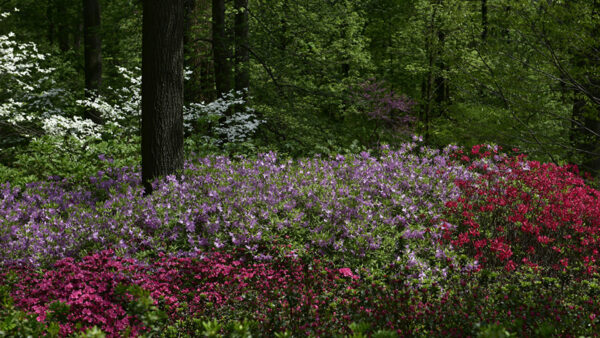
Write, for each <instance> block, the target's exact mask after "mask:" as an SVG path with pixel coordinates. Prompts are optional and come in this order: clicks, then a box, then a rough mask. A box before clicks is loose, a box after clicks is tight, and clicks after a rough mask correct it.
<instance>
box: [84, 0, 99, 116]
mask: <svg viewBox="0 0 600 338" xmlns="http://www.w3.org/2000/svg"><path fill="white" fill-rule="evenodd" d="M83 39H84V42H83V44H84V59H85V66H84V67H85V96H86V98H93V97H95V96H96V95H98V93H99V91H100V85H101V84H102V41H101V39H100V3H99V2H98V0H83ZM85 117H86V118H88V119H90V120H92V121H94V122H96V123H102V117H101V116H100V113H99V112H97V111H96V110H95V109H87V110H86V112H85Z"/></svg>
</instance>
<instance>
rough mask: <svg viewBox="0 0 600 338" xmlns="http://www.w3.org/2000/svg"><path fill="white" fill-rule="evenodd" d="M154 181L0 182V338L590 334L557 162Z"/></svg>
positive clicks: (593, 328)
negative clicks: (6, 337)
mask: <svg viewBox="0 0 600 338" xmlns="http://www.w3.org/2000/svg"><path fill="white" fill-rule="evenodd" d="M103 160H104V161H107V162H110V159H106V158H105V159H103ZM154 184H155V192H154V193H153V194H152V195H151V196H147V197H145V196H143V193H142V188H141V187H140V178H139V173H138V171H137V169H136V168H128V167H123V168H112V169H108V170H105V171H101V172H98V173H97V175H95V176H93V177H90V179H89V181H88V182H85V183H84V184H81V183H80V184H75V183H74V182H71V181H69V180H68V179H60V178H50V179H49V180H48V181H46V182H38V183H33V184H29V185H27V186H26V187H24V188H22V189H21V188H17V187H12V186H11V185H10V183H5V184H3V185H2V187H1V189H0V228H1V231H0V253H1V255H0V260H1V262H0V294H1V295H3V296H2V297H0V301H2V302H3V304H8V303H10V304H12V305H11V306H14V309H13V310H2V311H0V318H8V319H3V320H4V321H2V320H0V334H3V333H2V332H5V331H3V330H4V329H6V327H8V328H9V329H10V330H13V331H6V332H21V333H23V332H40V330H42V331H43V330H45V332H56V333H59V334H60V335H69V334H76V333H78V332H80V331H84V330H86V329H90V328H92V327H97V328H100V329H101V330H103V331H104V332H105V333H107V334H108V335H109V336H120V335H123V334H129V335H134V336H135V335H141V334H156V335H165V336H169V335H170V334H171V333H173V334H175V333H177V332H181V333H182V334H187V335H190V336H194V335H203V334H205V333H203V332H217V333H218V332H221V333H226V332H227V331H226V330H227V329H226V327H229V326H220V325H219V324H218V323H217V322H214V321H212V319H213V318H220V319H221V320H222V321H224V323H235V322H236V321H241V320H242V319H244V318H245V319H247V320H249V322H244V323H251V324H248V325H247V326H244V325H246V324H240V325H241V326H240V325H237V324H235V325H234V327H237V328H238V329H240V328H243V329H244V330H246V329H247V330H250V331H252V330H254V331H253V332H254V333H253V334H255V335H256V334H259V335H260V334H263V335H264V334H268V335H275V333H278V334H284V332H285V331H286V330H288V333H289V332H291V333H294V334H300V335H311V334H312V335H316V336H332V335H343V334H350V333H352V332H354V333H355V334H358V333H357V332H358V331H360V332H362V333H364V334H367V335H369V334H375V333H376V332H380V333H381V332H384V333H381V334H388V333H389V334H390V335H391V334H392V333H393V334H396V335H400V336H414V335H432V336H466V335H472V336H475V335H478V334H483V335H494V334H497V335H500V334H505V333H507V332H510V333H514V334H517V335H521V336H540V335H541V336H547V335H561V336H572V335H589V336H592V335H595V334H596V332H598V327H597V325H598V319H597V318H598V315H600V306H599V305H598V302H597V299H598V296H600V284H599V283H598V271H597V269H598V266H597V263H596V262H597V261H598V258H599V257H598V238H599V234H598V231H599V227H600V200H599V199H600V192H598V191H597V190H595V189H593V188H591V187H589V186H588V185H586V184H585V181H584V180H583V179H582V178H580V177H579V176H578V173H577V170H576V168H574V167H572V166H562V167H561V166H556V165H552V164H543V163H538V162H535V161H528V160H527V159H526V157H524V156H523V155H518V156H507V155H505V154H502V153H501V151H500V149H499V148H498V147H494V146H476V147H474V148H473V149H471V150H470V151H469V152H465V151H464V150H461V149H458V148H456V147H448V148H446V149H445V150H443V151H436V150H432V149H428V148H425V147H419V146H418V144H417V143H408V144H405V145H403V146H402V147H401V148H399V149H397V150H391V149H389V148H386V147H384V148H382V149H380V150H379V155H378V156H374V155H371V154H369V153H361V154H358V155H353V156H341V155H339V156H336V157H333V158H328V159H325V158H320V157H315V158H312V159H302V160H298V161H292V160H284V159H279V158H277V156H276V155H275V154H273V153H267V154H261V155H259V156H257V157H256V158H253V159H249V158H243V157H240V158H236V159H229V158H226V157H206V158H198V159H195V160H191V161H188V162H187V163H186V165H185V170H184V172H183V173H182V175H181V176H180V177H178V178H176V177H174V176H169V177H166V178H164V180H161V181H156V182H155V183H154ZM107 248H110V249H108V250H107ZM9 299H10V301H9ZM2 308H3V309H4V308H5V309H9V308H10V309H12V307H9V306H4V305H3V307H2ZM7 311H8V312H7ZM11 311H12V312H11ZM15 311H16V312H15ZM18 311H24V312H23V313H22V312H18ZM27 313H33V314H34V315H35V317H36V318H37V319H38V320H39V321H40V323H42V324H40V325H42V327H41V328H40V326H36V325H37V324H36V325H33V324H31V325H29V324H26V325H29V326H27V330H29V331H23V330H25V329H24V328H23V326H22V325H21V326H19V325H17V324H14V323H15V319H14V318H21V319H23V320H22V322H23V323H31V320H29V319H26V318H29V317H27V316H28V315H27ZM11 318H12V319H11ZM9 319H10V320H9ZM2 323H13V324H10V325H9V324H6V325H5V324H2ZM352 323H354V324H352ZM38 324H39V323H38ZM2 325H5V326H4V327H3V326H2ZM23 325H25V324H23ZM236 325H237V326H236ZM14 330H17V331H14ZM18 330H21V331H18ZM236 330H237V329H236ZM240 330H241V329H240ZM381 330H384V331H381ZM238 331H239V330H238ZM169 332H171V333H169ZM236 332H237V331H236ZM386 332H387V333H386Z"/></svg>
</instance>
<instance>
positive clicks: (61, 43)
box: [55, 0, 69, 52]
mask: <svg viewBox="0 0 600 338" xmlns="http://www.w3.org/2000/svg"><path fill="white" fill-rule="evenodd" d="M55 4H56V14H57V16H58V18H59V20H58V24H57V28H58V32H57V33H58V34H57V35H58V36H57V37H58V48H60V50H61V51H62V52H66V51H68V50H69V26H68V24H67V23H68V21H67V19H66V17H68V13H67V5H66V4H65V0H57V1H56V3H55Z"/></svg>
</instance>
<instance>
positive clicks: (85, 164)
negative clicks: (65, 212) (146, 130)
mask: <svg viewBox="0 0 600 338" xmlns="http://www.w3.org/2000/svg"><path fill="white" fill-rule="evenodd" d="M138 144H139V137H131V138H130V139H129V140H126V139H118V140H117V139H111V138H109V139H107V140H106V141H99V142H91V143H88V144H86V143H84V144H81V143H80V142H79V141H78V140H75V139H72V138H69V137H67V138H58V137H56V136H43V137H40V138H38V139H35V140H33V141H31V142H30V143H29V144H28V145H27V146H24V147H21V148H19V149H17V150H15V151H14V154H15V156H14V160H13V161H12V162H10V163H9V164H8V165H4V164H0V182H10V183H11V185H14V186H23V185H25V184H26V183H30V182H35V181H43V180H46V179H47V178H48V177H50V176H55V177H60V178H69V179H71V180H72V181H73V182H76V183H77V184H85V182H88V181H89V177H90V176H93V175H95V174H96V173H97V172H98V171H99V170H104V169H106V168H108V167H115V166H116V167H123V166H130V167H131V166H136V165H138V164H139V163H140V155H139V146H138ZM101 157H105V158H106V159H107V160H101Z"/></svg>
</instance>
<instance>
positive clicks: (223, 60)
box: [212, 0, 232, 97]
mask: <svg viewBox="0 0 600 338" xmlns="http://www.w3.org/2000/svg"><path fill="white" fill-rule="evenodd" d="M212 20H213V22H212V30H213V31H212V44H213V57H214V65H215V86H216V88H217V96H219V97H221V96H223V94H226V93H228V92H229V91H231V89H232V85H231V80H232V77H231V66H230V64H229V61H228V60H227V59H228V58H229V57H230V55H229V48H228V41H227V36H226V34H225V0H213V1H212Z"/></svg>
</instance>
